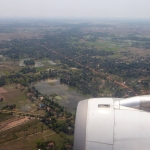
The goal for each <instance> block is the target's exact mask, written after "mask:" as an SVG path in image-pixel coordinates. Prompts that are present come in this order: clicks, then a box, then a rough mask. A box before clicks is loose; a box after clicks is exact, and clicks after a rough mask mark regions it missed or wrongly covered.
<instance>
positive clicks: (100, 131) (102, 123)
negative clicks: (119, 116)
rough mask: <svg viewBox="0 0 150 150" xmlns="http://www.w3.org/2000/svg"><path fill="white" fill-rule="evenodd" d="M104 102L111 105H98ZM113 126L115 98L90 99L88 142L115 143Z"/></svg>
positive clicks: (87, 129) (87, 126)
mask: <svg viewBox="0 0 150 150" xmlns="http://www.w3.org/2000/svg"><path fill="white" fill-rule="evenodd" d="M102 104H103V105H104V106H105V105H106V106H109V107H104V108H103V107H98V105H102ZM103 105H102V106H103ZM113 128H114V108H113V99H112V98H104V99H90V100H89V101H88V111H87V125H86V142H95V143H97V142H98V143H103V144H113ZM89 144H90V143H88V145H89ZM92 144H93V143H92Z"/></svg>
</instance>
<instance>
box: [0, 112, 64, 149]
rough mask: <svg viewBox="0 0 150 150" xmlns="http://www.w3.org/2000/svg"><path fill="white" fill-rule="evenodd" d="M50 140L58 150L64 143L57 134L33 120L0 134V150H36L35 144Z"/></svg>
mask: <svg viewBox="0 0 150 150" xmlns="http://www.w3.org/2000/svg"><path fill="white" fill-rule="evenodd" d="M0 116H2V114H0ZM3 116H4V114H3ZM50 140H52V141H54V142H55V144H56V148H57V149H58V150H59V149H60V148H61V146H62V145H63V143H64V141H65V140H64V138H62V137H61V136H60V135H59V134H56V133H55V132H54V131H52V130H50V129H49V128H48V126H46V125H45V124H43V123H42V122H40V121H39V120H36V119H34V120H31V121H29V122H27V123H25V124H23V125H20V126H17V127H14V128H12V129H9V130H7V131H3V132H0V149H5V150H7V149H8V150H9V149H13V150H16V149H24V150H34V149H35V150H36V149H37V148H36V146H37V142H42V141H50Z"/></svg>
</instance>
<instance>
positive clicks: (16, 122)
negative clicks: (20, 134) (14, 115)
mask: <svg viewBox="0 0 150 150" xmlns="http://www.w3.org/2000/svg"><path fill="white" fill-rule="evenodd" d="M28 120H29V119H28V117H24V118H18V119H16V120H15V119H14V121H13V120H11V122H8V123H6V124H5V126H2V128H1V129H0V132H2V131H5V130H8V129H11V128H13V127H16V126H18V125H21V124H22V123H25V122H27V121H28ZM7 121H8V120H7ZM5 122H6V121H5ZM1 124H3V122H1Z"/></svg>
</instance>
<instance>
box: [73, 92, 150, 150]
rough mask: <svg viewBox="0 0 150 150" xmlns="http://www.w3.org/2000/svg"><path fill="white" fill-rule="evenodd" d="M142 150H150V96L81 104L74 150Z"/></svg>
mask: <svg viewBox="0 0 150 150" xmlns="http://www.w3.org/2000/svg"><path fill="white" fill-rule="evenodd" d="M141 149H144V150H149V149H150V95H145V96H137V97H132V98H127V99H121V98H120V99H119V98H93V99H87V100H83V101H80V102H79V103H78V107H77V112H76V121H75V134H74V150H141Z"/></svg>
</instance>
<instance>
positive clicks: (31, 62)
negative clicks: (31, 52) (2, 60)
mask: <svg viewBox="0 0 150 150" xmlns="http://www.w3.org/2000/svg"><path fill="white" fill-rule="evenodd" d="M24 64H25V65H26V66H29V65H35V61H34V60H33V59H27V60H24Z"/></svg>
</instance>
